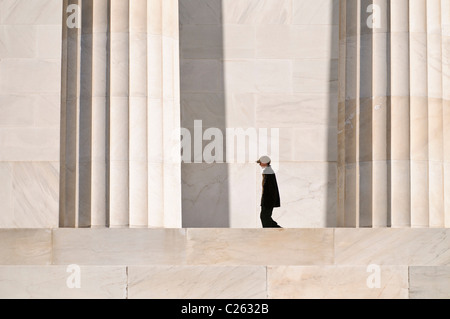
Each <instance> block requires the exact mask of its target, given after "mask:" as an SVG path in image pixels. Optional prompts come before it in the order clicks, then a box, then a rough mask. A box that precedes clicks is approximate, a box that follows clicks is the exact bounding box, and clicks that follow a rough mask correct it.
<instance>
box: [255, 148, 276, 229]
mask: <svg viewBox="0 0 450 319" xmlns="http://www.w3.org/2000/svg"><path fill="white" fill-rule="evenodd" d="M271 162H272V160H271V159H270V157H268V156H262V157H261V158H260V159H259V160H258V161H257V163H258V164H259V165H260V166H261V168H262V196H261V223H262V226H263V228H282V227H281V226H280V225H278V224H277V222H275V221H274V220H273V218H272V214H273V210H274V208H278V207H281V200H280V192H279V190H278V183H277V177H276V175H275V172H274V170H273V169H272V167H271V166H270V164H271Z"/></svg>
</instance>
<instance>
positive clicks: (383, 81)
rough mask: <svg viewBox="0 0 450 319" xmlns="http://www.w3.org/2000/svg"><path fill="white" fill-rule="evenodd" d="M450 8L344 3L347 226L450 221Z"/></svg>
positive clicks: (413, 2) (342, 196)
mask: <svg viewBox="0 0 450 319" xmlns="http://www.w3.org/2000/svg"><path fill="white" fill-rule="evenodd" d="M358 6H360V7H359V8H357V7H358ZM448 9H449V0H395V1H388V0H361V1H350V0H347V1H346V0H342V1H341V4H340V15H341V25H340V28H341V30H340V31H341V32H340V34H341V50H340V53H341V57H340V67H341V70H340V73H339V74H340V79H339V80H340V104H339V115H340V116H339V148H340V151H339V170H338V174H339V192H338V194H339V198H338V203H339V210H338V216H339V224H340V225H341V226H346V227H348V226H357V227H390V226H391V227H448V226H449V207H450V201H449V200H448V199H447V198H448V195H449V194H450V191H449V189H448V188H449V187H450V186H449V185H450V183H449V181H448V178H449V177H450V174H449V173H448V168H447V160H448V158H449V154H450V152H449V146H448V144H449V143H450V131H449V129H448V125H449V124H450V118H449V116H450V112H449V110H448V90H449V85H448V83H449V80H448V63H449V62H448V60H449V59H448V56H449V47H448V15H449V14H450V13H449V10H448ZM355 11H356V12H358V13H359V14H355ZM369 15H371V16H369ZM372 18H373V19H374V20H372ZM352 25H353V26H357V29H356V30H355V28H349V26H352ZM355 35H356V40H354V37H355ZM351 43H356V47H355V48H356V50H355V49H353V47H352V46H351V45H350V44H351ZM355 53H356V54H355ZM349 76H350V77H351V78H349ZM349 85H351V86H352V87H349ZM350 92H352V93H353V94H349V93H350ZM355 92H356V94H355ZM355 95H356V97H355ZM354 99H355V100H356V102H355V103H354V104H355V110H353V109H351V108H349V107H348V106H349V105H351V103H350V102H351V101H353V100H354ZM355 127H356V129H355ZM354 148H356V150H355V149H354ZM355 159H356V163H355ZM352 169H355V170H356V171H355V172H352ZM347 216H355V217H354V218H353V217H352V221H355V223H353V222H349V221H348V219H347V218H346V217H347Z"/></svg>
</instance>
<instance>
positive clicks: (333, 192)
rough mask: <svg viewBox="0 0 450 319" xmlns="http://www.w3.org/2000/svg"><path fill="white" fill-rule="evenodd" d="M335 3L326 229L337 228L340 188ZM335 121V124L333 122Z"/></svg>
mask: <svg viewBox="0 0 450 319" xmlns="http://www.w3.org/2000/svg"><path fill="white" fill-rule="evenodd" d="M332 1H333V14H332V19H331V21H330V23H331V25H332V28H333V31H332V35H331V37H330V56H331V58H330V62H329V79H328V80H329V82H328V83H329V86H328V116H329V119H330V120H329V121H330V123H329V129H328V141H327V160H328V163H329V165H328V168H327V181H328V184H327V187H326V190H325V192H326V205H325V208H326V210H327V211H326V221H325V222H326V227H337V200H338V198H337V187H338V184H337V183H338V180H337V177H338V175H337V174H338V173H337V161H338V158H337V156H338V153H337V152H338V151H339V150H338V147H339V146H338V135H337V134H338V131H337V130H338V101H337V100H338V90H339V82H338V74H339V16H340V12H339V7H340V6H339V0H332ZM332 121H334V122H332Z"/></svg>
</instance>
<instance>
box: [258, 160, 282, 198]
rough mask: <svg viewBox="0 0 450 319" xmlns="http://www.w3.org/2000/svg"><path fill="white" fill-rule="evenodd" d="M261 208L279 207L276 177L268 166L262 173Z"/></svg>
mask: <svg viewBox="0 0 450 319" xmlns="http://www.w3.org/2000/svg"><path fill="white" fill-rule="evenodd" d="M261 206H263V207H281V200H280V192H279V190H278V183H277V177H276V176H275V172H274V171H273V170H272V168H271V167H270V166H269V167H268V168H266V169H264V171H263V182H262V198H261Z"/></svg>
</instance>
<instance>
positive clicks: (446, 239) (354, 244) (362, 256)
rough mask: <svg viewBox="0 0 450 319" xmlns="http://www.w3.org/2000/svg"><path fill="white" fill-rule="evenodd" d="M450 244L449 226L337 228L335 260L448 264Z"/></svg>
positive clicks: (339, 262)
mask: <svg viewBox="0 0 450 319" xmlns="http://www.w3.org/2000/svg"><path fill="white" fill-rule="evenodd" d="M449 245H450V230H448V229H383V228H380V229H336V230H335V263H336V264H338V265H369V264H372V263H375V264H379V265H410V266H445V265H449V264H450V251H449V250H448V247H449Z"/></svg>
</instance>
